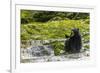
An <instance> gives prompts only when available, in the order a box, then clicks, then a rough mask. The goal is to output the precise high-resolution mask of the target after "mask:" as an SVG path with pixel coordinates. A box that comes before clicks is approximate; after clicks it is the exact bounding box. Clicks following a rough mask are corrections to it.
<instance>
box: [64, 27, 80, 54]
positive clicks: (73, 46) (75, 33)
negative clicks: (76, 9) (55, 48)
mask: <svg viewBox="0 0 100 73" xmlns="http://www.w3.org/2000/svg"><path fill="white" fill-rule="evenodd" d="M65 36H66V38H68V40H66V41H65V47H64V48H65V52H68V53H79V52H80V49H81V48H82V40H81V39H82V38H81V35H80V32H79V29H78V28H74V29H72V32H71V35H70V36H69V37H68V36H67V35H65Z"/></svg>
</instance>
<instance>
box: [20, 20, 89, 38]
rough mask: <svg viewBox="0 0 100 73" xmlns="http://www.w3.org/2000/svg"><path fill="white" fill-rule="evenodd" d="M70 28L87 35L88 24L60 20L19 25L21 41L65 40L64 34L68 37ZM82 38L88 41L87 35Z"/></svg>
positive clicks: (79, 21)
mask: <svg viewBox="0 0 100 73" xmlns="http://www.w3.org/2000/svg"><path fill="white" fill-rule="evenodd" d="M72 28H79V29H80V32H81V34H82V35H84V33H85V32H86V33H87V32H88V33H89V23H87V20H86V21H85V20H60V21H48V22H45V23H40V22H33V23H29V24H21V40H46V39H51V38H53V39H55V38H56V39H57V38H58V39H59V38H65V34H67V35H70V33H71V29H72ZM87 37H88V38H87ZM84 38H86V40H89V35H84Z"/></svg>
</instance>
